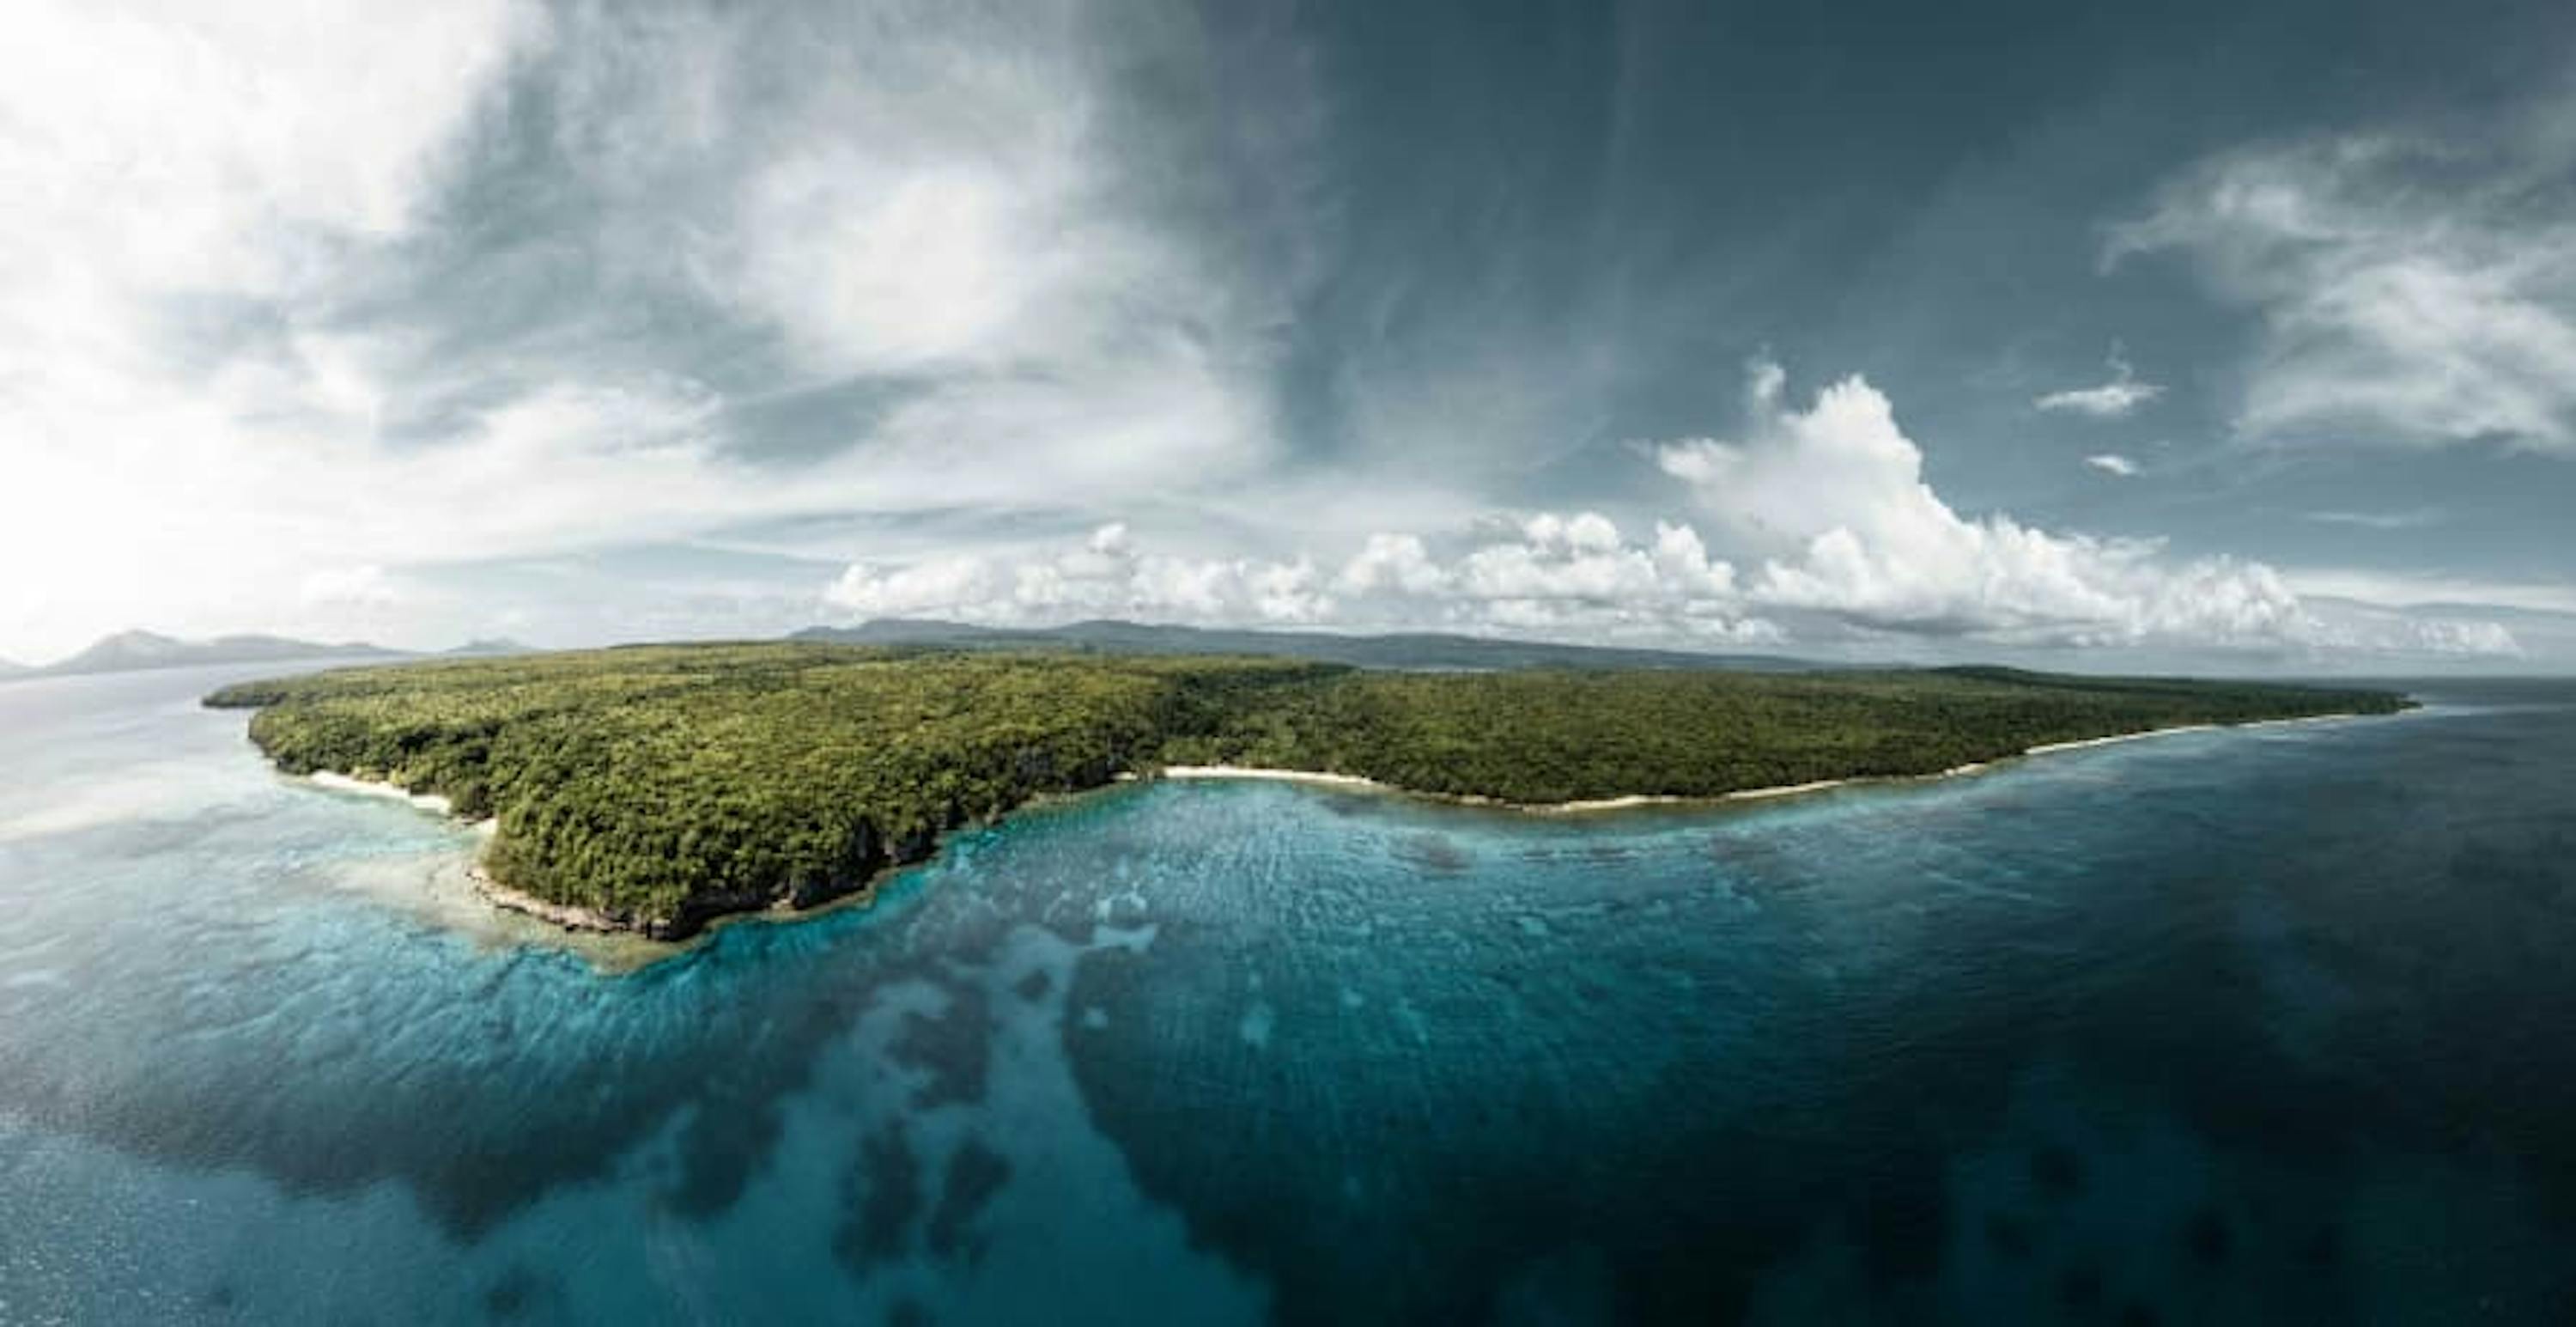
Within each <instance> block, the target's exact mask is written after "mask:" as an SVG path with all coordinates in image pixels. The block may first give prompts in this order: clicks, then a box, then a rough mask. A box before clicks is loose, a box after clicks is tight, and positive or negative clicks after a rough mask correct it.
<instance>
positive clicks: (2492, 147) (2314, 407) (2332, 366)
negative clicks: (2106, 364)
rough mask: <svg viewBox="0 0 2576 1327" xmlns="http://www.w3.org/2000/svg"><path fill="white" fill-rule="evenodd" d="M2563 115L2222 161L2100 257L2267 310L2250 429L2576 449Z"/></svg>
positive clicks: (2168, 188) (2570, 197) (2203, 169)
mask: <svg viewBox="0 0 2576 1327" xmlns="http://www.w3.org/2000/svg"><path fill="white" fill-rule="evenodd" d="M2565 117H2566V108H2565V107H2549V108H2546V109H2545V110H2544V111H2543V112H2541V113H2540V114H2539V115H2538V116H2537V117H2536V118H2534V119H2532V120H2528V121H2525V122H2521V123H2514V122H2507V123H2504V124H2501V125H2481V126H2478V127H2477V129H2476V132H2474V133H2424V134H2412V133H2375V134H2346V135H2328V136H2320V137H2313V138H2307V139H2299V140H2293V141H2287V142H2274V143H2266V144H2261V145H2257V146H2254V147H2249V148H2245V149H2242V150H2239V151H2234V152H2229V153H2225V154H2223V155H2220V156H2218V157H2215V158H2213V159H2210V160H2207V161H2204V162H2201V163H2199V164H2198V165H2196V166H2193V167H2191V168H2190V169H2187V170H2185V171H2184V172H2182V173H2181V174H2180V175H2178V176H2176V177H2175V178H2173V179H2171V180H2169V181H2167V182H2166V183H2165V184H2164V185H2163V186H2162V187H2161V188H2160V189H2159V190H2158V191H2157V193H2156V195H2155V198H2154V201H2153V203H2152V205H2151V206H2150V207H2149V208H2148V209H2147V210H2146V212H2145V213H2144V214H2143V215H2141V216H2138V217H2136V218H2134V219H2132V220H2129V221H2127V222H2126V223H2124V224H2122V225H2120V226H2118V227H2116V228H2115V229H2114V230H2113V232H2112V235H2111V238H2110V241H2109V244H2108V247H2107V248H2106V250H2105V263H2106V264H2117V263H2119V262H2121V261H2123V260H2125V259H2126V258H2128V257H2129V256H2131V255H2136V254H2146V253H2155V252H2160V251H2168V250H2170V251H2175V252H2179V253H2182V254H2184V255H2186V256H2188V257H2189V258H2190V259H2191V260H2192V262H2193V263H2194V264H2195V266H2196V267H2197V269H2198V270H2199V272H2200V273H2201V274H2202V276H2203V277H2204V278H2205V279H2206V280H2207V282H2208V284H2209V286H2210V288H2211V289H2212V290H2213V291H2214V292H2215V293H2216V294H2217V295H2218V296H2220V297H2221V298H2222V299H2225V300H2227V301H2229V302H2231V303H2234V304H2237V305H2240V306H2242V307H2244V308H2247V309H2249V310H2251V311H2252V312H2253V313H2254V314H2255V316H2256V317H2257V318H2258V319H2259V320H2260V323H2261V327H2262V342H2261V348H2260V351H2259V354H2258V356H2257V358H2256V360H2255V362H2254V364H2253V365H2252V369H2251V374H2250V378H2249V383H2248V386H2247V389H2246V393H2245V398H2244V401H2243V404H2242V408H2241V410H2240V411H2239V424H2240V425H2241V427H2243V428H2244V429H2245V430H2246V431H2247V432H2248V433H2250V434H2253V435H2256V436H2263V437H2310V436H2326V437H2334V438H2344V437H2351V438H2353V439H2354V440H2357V441H2365V442H2369V441H2385V442H2395V443H2412V444H2420V445H2440V444H2445V443H2457V442H2466V441H2473V440H2478V439H2494V440H2503V441H2507V442H2510V443H2512V444H2514V445H2518V446H2523V447H2529V448H2533V449H2536V450H2549V451H2561V452H2565V451H2576V220H2572V219H2571V218H2576V135H2571V134H2569V133H2567V132H2565V130H2564V128H2563V125H2562V124H2560V123H2557V122H2556V121H2563V120H2564V119H2565Z"/></svg>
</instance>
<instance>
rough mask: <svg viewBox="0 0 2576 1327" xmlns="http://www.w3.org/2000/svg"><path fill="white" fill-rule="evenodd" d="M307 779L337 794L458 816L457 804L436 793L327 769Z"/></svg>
mask: <svg viewBox="0 0 2576 1327" xmlns="http://www.w3.org/2000/svg"><path fill="white" fill-rule="evenodd" d="M306 777H307V778H309V779H311V780H312V781H313V782H314V783H315V784H317V785H319V786H321V787H324V788H328V789H330V790H331V791H333V792H335V793H354V794H356V795H358V796H360V797H381V798H384V799H386V800H387V801H393V802H409V803H411V804H412V805H413V806H416V807H419V808H420V809H421V810H423V811H432V812H436V813H437V814H439V815H442V816H452V815H454V814H456V804H455V803H454V802H451V801H449V800H447V799H446V798H444V797H441V796H439V795H438V794H436V793H416V792H413V791H412V790H410V789H408V788H404V787H401V786H399V785H397V784H393V783H387V782H385V781H383V780H380V779H354V778H351V777H349V776H348V775H346V774H340V773H335V772H333V771H331V770H327V769H325V770H315V771H314V772H313V773H312V774H310V775H307V776H306Z"/></svg>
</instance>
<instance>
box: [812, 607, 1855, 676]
mask: <svg viewBox="0 0 2576 1327" xmlns="http://www.w3.org/2000/svg"><path fill="white" fill-rule="evenodd" d="M789 639H791V640H808V641H828V642H833V643H837V644H845V645H918V646H931V647H938V648H943V649H1052V650H1074V651H1082V652H1094V653H1101V654H1261V655H1275V656H1284V657H1287V658H1292V659H1315V660H1319V661H1323V662H1327V663H1343V664H1352V665H1355V666H1358V667H1363V668H1423V669H1512V668H1672V669H1733V670H1739V671H1759V672H1796V671H1806V670H1815V669H1822V668H1827V667H1830V666H1831V665H1828V664H1821V663H1817V662H1815V661H1814V660H1809V659H1795V658H1791V657H1789V656H1787V655H1773V654H1703V653H1699V652H1696V651H1692V650H1657V649H1634V648H1629V647H1625V646H1608V645H1560V644H1554V643H1551V642H1546V641H1521V640H1500V639H1494V638H1490V637H1484V636H1458V635H1450V634H1446V633H1439V632H1400V633H1395V634H1390V635H1382V636H1345V635H1340V634H1337V633H1334V632H1329V631H1256V630H1248V629H1232V630H1230V629H1216V628H1205V627H1183V626H1162V625H1155V624H1150V623H1143V622H1123V621H1117V620H1112V619H1099V620H1093V621H1088V622H1073V623H1068V624H1066V625H1064V626H1060V627H983V626H976V625H974V624H972V623H965V622H941V621H936V620H931V619H923V618H877V619H874V620H872V621H868V622H864V623H861V624H860V625H858V626H855V627H807V628H806V629H804V630H802V631H799V632H796V633H795V634H794V635H792V636H790V637H789Z"/></svg>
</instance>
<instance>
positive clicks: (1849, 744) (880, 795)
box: [206, 642, 2409, 940]
mask: <svg viewBox="0 0 2576 1327" xmlns="http://www.w3.org/2000/svg"><path fill="white" fill-rule="evenodd" d="M206 703H207V704H208V705H211V706H215V707H220V708H246V709H254V710H256V711H257V713H256V714H254V715H253V716H252V718H251V721H250V738H251V740H252V742H253V743H255V744H256V745H257V746H258V747H259V749H260V750H261V751H262V752H264V753H265V754H266V755H267V756H268V758H269V759H270V760H272V761H273V762H275V764H276V765H277V767H278V768H279V769H281V770H283V771H285V772H287V773H290V774H297V775H309V774H330V775H334V776H339V777H343V778H347V779H355V780H361V781H365V782H368V783H372V784H381V785H387V786H390V787H391V788H394V789H399V790H402V791H404V792H406V793H408V794H413V795H418V796H421V797H425V798H437V799H442V800H441V802H440V805H442V806H443V807H444V809H447V810H450V811H452V812H453V813H454V814H455V815H458V816H461V817H465V818H467V819H469V820H474V821H478V822H482V823H484V824H485V825H486V826H487V827H488V829H489V830H490V841H489V843H488V846H487V847H486V848H485V850H484V852H483V855H482V861H481V863H480V864H479V867H478V871H479V873H480V879H481V881H482V883H483V887H484V888H485V889H486V892H487V893H488V894H489V895H490V896H491V897H492V898H494V899H495V900H496V901H497V902H500V903H503V904H505V905H508V906H513V907H518V908H521V909H523V910H526V911H530V912H534V913H536V914H538V915H540V916H544V917H547V918H550V919H552V920H555V921H558V922H561V923H563V924H565V925H568V926H580V927H590V928H599V929H614V930H629V931H635V932H640V933H642V934H644V935H646V936H650V937H655V938H659V939H665V940H677V939H684V938H686V937H688V936H690V935H693V934H695V933H696V932H698V931H700V930H701V929H703V928H704V927H705V926H706V925H707V923H709V922H710V921H712V920H714V919H716V918H719V917H723V916H726V915H728V914H733V913H742V912H751V911H758V910H766V909H785V910H794V909H806V908H812V907H815V906H817V905H820V904H823V903H827V902H831V901H833V900H836V899H841V898H845V897H848V896H851V895H853V894H857V893H860V892H862V891H865V890H867V889H868V888H870V887H871V885H872V884H873V882H874V881H876V880H877V879H878V878H879V877H880V876H881V875H882V874H883V873H885V872H886V871H888V870H889V869H892V868H895V867H900V866H903V865H905V864H908V863H912V862H917V861H920V860H922V859H923V858H925V857H927V856H929V855H930V853H931V852H932V851H933V850H934V849H935V847H936V846H937V844H938V842H939V839H940V836H941V835H942V834H943V833H945V832H946V831H949V830H952V829H955V828H958V827H960V826H964V825H968V824H974V823H980V822H987V821H991V820H993V819H995V818H997V817H1000V816H1002V815H1004V814H1005V813H1007V812H1009V811H1011V810H1012V809H1014V808H1016V807H1020V806H1022V805H1025V804H1027V803H1029V802H1030V801H1032V800H1034V799H1038V798H1042V797H1047V796H1050V795H1058V794H1069V793H1076V792H1081V791H1084V790H1088V789H1093V788H1099V787H1102V786H1104V785H1107V784H1109V783H1111V782H1113V781H1116V780H1119V779H1121V778H1136V777H1142V778H1150V777H1156V776H1158V775H1161V774H1163V773H1164V772H1166V771H1169V770H1175V769H1181V770H1190V769H1197V770H1207V769H1211V768H1213V769H1217V770H1224V771H1237V772H1240V771H1268V772H1300V773H1306V774H1312V775H1318V776H1335V777H1337V778H1339V779H1342V780H1345V781H1349V782H1354V783H1356V782H1366V783H1371V784H1379V785H1385V786H1387V787H1390V788H1393V789H1399V790H1403V791H1407V792H1411V793H1417V794H1424V795H1432V796H1441V797H1452V798H1464V799H1474V800H1479V801H1488V802H1495V803H1503V804H1509V805H1513V806H1519V807H1526V808H1539V809H1544V808H1563V807H1565V806H1567V805H1569V804H1570V805H1573V806H1578V807H1579V806H1585V805H1600V804H1614V803H1621V802H1625V801H1629V800H1635V799H1666V798H1671V799H1697V798H1719V797H1724V796H1728V795H1731V794H1732V795H1744V794H1747V793H1754V792H1759V791H1761V790H1767V789H1798V788H1805V787H1810V786H1814V785H1820V784H1826V783H1830V782H1835V781H1842V780H1851V779H1871V778H1902V777H1917V776H1924V775H1935V774H1941V773H1944V772H1950V771H1956V770H1959V769H1961V768H1963V767H1974V766H1977V765H1979V764H1981V763H1984V762H1988V761H1992V760H1996V759H1999V758H2002V757H2008V756H2015V755H2020V754H2023V753H2025V752H2029V751H2031V750H2034V749H2038V748H2045V747H2050V746H2054V745H2059V744H2066V743H2076V742H2086V741H2092V740H2096V739H2103V738H2111V737H2119V736H2124V735H2129V734H2137V733H2142V732H2150V731H2156V730H2162V729H2170V728H2179V727H2191V726H2200V725H2215V724H2242V723H2249V722H2256V721H2262V720H2275V719H2289V718H2302V717H2316V716H2324V715H2339V714H2384V713H2390V712H2393V711H2396V710H2398V709H2401V708H2404V707H2405V706H2406V705H2408V703H2409V702H2408V701H2407V700H2406V699H2405V698H2404V697H2402V696H2400V695H2397V694H2395V693H2392V692H2385V691H2374V690H2353V689H2334V688H2322V687H2305V686H2291V685H2282V684H2268V683H2250V682H2213V681H2190V680H2179V679H2160V678H2158V679H2150V678H2101V677H2079V676H2065V675H2057V674H2047V673H2035V672H2026V671H2020V670H2012V669H2000V668H1944V669H1898V670H1877V671H1864V670H1811V671H1802V672H1789V673H1769V672H1750V671H1691V670H1674V669H1651V668H1628V667H1619V668H1597V669H1585V668H1567V667H1543V668H1532V669H1521V670H1512V671H1492V672H1462V671H1399V670H1391V669H1380V668H1365V667H1354V666H1351V665H1348V664H1342V663H1332V662H1319V661H1316V660H1312V659H1293V658H1264V657H1260V656H1250V655H1224V656H1150V655H1123V656H1122V655H1103V654H1090V653H1081V654H1077V653H1061V652H1051V651H1048V650H1044V649H1001V650H977V649H962V648H954V647H924V648H906V647H885V646H857V645H840V644H828V643H818V642H774V643H756V644H711V645H660V646H631V647H621V648H614V649H605V650H592V651H581V652H571V653H559V654H541V655H518V656H511V657H505V658H496V659H475V660H442V661H436V662H423V663H409V664H398V665H387V666H374V667H363V668H341V669H335V670H332V671H329V672H323V673H318V674H314V675H311V676H305V677H297V678H289V679H282V680H274V681H259V682H249V683H244V684H240V685H236V686H229V687H226V688H224V689H222V690H220V691H218V692H216V693H214V694H213V695H211V696H209V697H207V698H206Z"/></svg>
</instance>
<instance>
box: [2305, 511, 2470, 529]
mask: <svg viewBox="0 0 2576 1327" xmlns="http://www.w3.org/2000/svg"><path fill="white" fill-rule="evenodd" d="M2300 515H2301V516H2303V517H2305V518H2306V519H2308V520H2311V521H2315V522H2316V523H2318V524H2319V525H2352V526H2358V527H2360V528H2362V529H2364V530H2418V529H2422V528H2424V527H2425V526H2429V525H2439V524H2441V523H2442V522H2443V521H2445V520H2447V519H2449V515H2448V513H2446V512H2444V511H2443V510H2442V509H2441V508H2439V507H2412V508H2408V509H2406V510H2403V511H2311V512H2301V513H2300Z"/></svg>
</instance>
